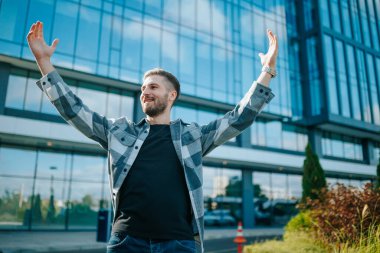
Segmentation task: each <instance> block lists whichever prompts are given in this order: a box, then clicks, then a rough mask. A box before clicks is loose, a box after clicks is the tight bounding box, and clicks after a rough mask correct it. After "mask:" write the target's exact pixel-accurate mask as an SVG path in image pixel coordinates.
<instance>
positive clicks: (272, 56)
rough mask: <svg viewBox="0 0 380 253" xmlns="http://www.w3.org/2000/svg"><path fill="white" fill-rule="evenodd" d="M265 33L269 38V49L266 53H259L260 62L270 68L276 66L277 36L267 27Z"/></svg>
mask: <svg viewBox="0 0 380 253" xmlns="http://www.w3.org/2000/svg"><path fill="white" fill-rule="evenodd" d="M267 35H268V40H269V49H268V52H267V53H266V54H263V53H259V56H260V59H261V64H262V65H263V66H268V67H270V68H272V69H274V68H275V67H276V58H277V53H278V43H277V36H276V35H274V34H273V32H272V31H271V30H269V29H267Z"/></svg>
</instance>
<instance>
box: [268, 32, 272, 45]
mask: <svg viewBox="0 0 380 253" xmlns="http://www.w3.org/2000/svg"><path fill="white" fill-rule="evenodd" d="M267 35H268V41H269V46H270V45H271V44H272V43H273V33H272V31H271V30H269V29H267Z"/></svg>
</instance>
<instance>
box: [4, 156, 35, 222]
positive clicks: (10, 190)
mask: <svg viewBox="0 0 380 253" xmlns="http://www.w3.org/2000/svg"><path fill="white" fill-rule="evenodd" d="M0 153H1V152H0ZM16 159H17V158H16ZM18 160H20V159H18ZM15 161H16V160H15ZM0 166H1V165H0ZM33 170H34V169H33ZM33 170H32V172H33ZM0 171H1V169H0ZM0 182H1V184H0V213H1V223H0V228H1V229H28V228H29V227H28V224H29V214H30V208H31V196H32V195H33V193H32V189H33V180H32V179H29V178H20V177H11V178H10V177H8V176H7V177H3V176H1V175H0Z"/></svg>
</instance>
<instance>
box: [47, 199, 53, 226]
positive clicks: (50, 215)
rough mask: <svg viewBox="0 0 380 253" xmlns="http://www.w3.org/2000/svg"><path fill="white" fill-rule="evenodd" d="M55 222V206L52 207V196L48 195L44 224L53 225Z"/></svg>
mask: <svg viewBox="0 0 380 253" xmlns="http://www.w3.org/2000/svg"><path fill="white" fill-rule="evenodd" d="M54 221H55V205H54V195H53V194H52V195H50V200H49V206H48V210H47V214H46V222H47V223H53V222H54Z"/></svg>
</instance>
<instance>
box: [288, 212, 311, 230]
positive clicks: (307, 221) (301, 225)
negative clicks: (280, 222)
mask: <svg viewBox="0 0 380 253" xmlns="http://www.w3.org/2000/svg"><path fill="white" fill-rule="evenodd" d="M312 227H313V222H312V219H311V212H310V211H309V210H305V211H302V212H300V213H299V214H297V215H296V216H294V217H293V218H292V219H291V220H290V221H289V222H288V224H287V225H286V226H285V232H289V233H291V232H298V231H306V232H307V231H309V230H310V229H311V228H312Z"/></svg>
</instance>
